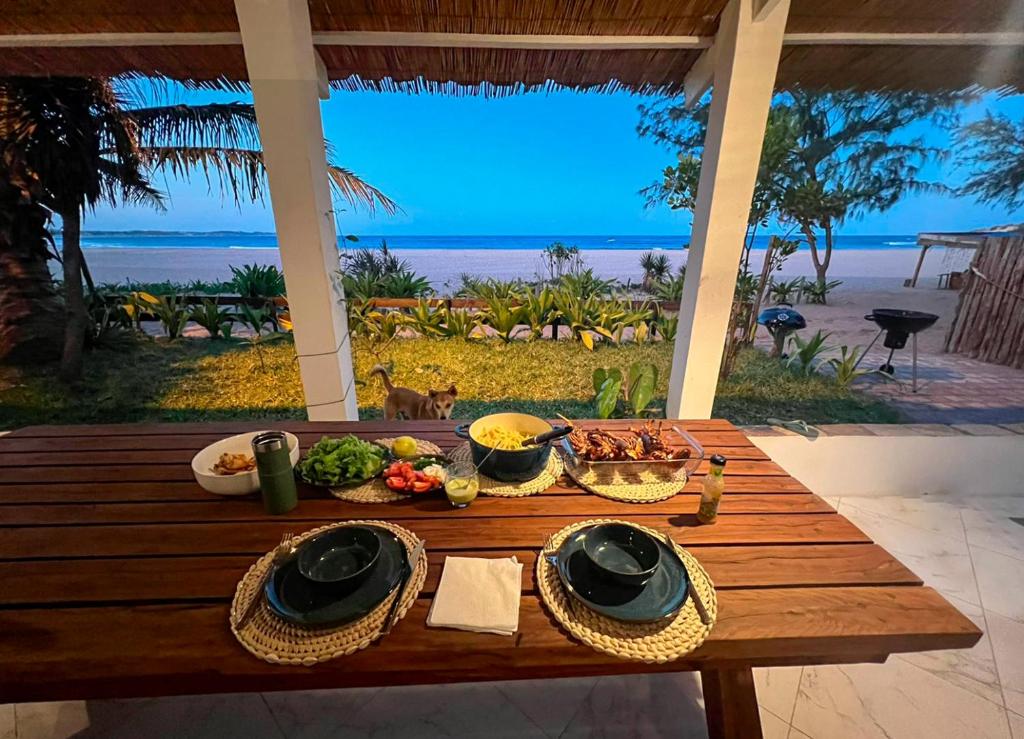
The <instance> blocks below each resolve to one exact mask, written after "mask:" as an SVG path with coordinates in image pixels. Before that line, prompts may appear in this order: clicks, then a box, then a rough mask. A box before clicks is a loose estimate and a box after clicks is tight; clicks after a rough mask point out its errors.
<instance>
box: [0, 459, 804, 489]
mask: <svg viewBox="0 0 1024 739" xmlns="http://www.w3.org/2000/svg"><path fill="white" fill-rule="evenodd" d="M708 464H709V463H708V461H707V460H702V462H701V464H700V466H699V467H698V468H697V473H696V474H704V473H706V472H707V469H708ZM729 475H730V477H733V478H735V477H747V476H750V475H757V476H765V475H778V476H786V472H785V470H783V469H782V468H781V467H779V465H777V464H775V462H772V461H770V460H742V459H739V460H730V462H729ZM192 479H194V478H193V475H192V467H191V466H190V465H188V464H186V463H173V464H161V463H147V464H138V465H133V464H123V463H122V464H98V465H92V466H83V465H77V466H73V467H51V466H46V465H43V466H34V467H0V484H3V485H31V484H34V483H40V482H47V483H51V482H187V481H189V480H192Z"/></svg>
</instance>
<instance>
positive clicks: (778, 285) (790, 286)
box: [768, 277, 804, 304]
mask: <svg viewBox="0 0 1024 739" xmlns="http://www.w3.org/2000/svg"><path fill="white" fill-rule="evenodd" d="M803 286H804V278H803V277H795V278H793V279H792V280H788V281H784V282H776V281H772V286H771V288H770V289H769V290H768V294H769V295H771V298H772V301H774V302H775V303H776V304H778V303H792V302H793V298H794V297H795V296H797V295H799V294H800V292H801V290H802V289H803Z"/></svg>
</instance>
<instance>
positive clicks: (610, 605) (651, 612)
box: [553, 529, 690, 623]
mask: <svg viewBox="0 0 1024 739" xmlns="http://www.w3.org/2000/svg"><path fill="white" fill-rule="evenodd" d="M588 530H589V529H583V530H581V531H577V532H575V533H574V534H570V535H569V536H568V537H567V538H566V539H565V541H564V542H562V546H561V547H560V548H559V550H558V553H557V554H556V555H553V556H554V557H555V561H554V564H555V568H556V569H557V571H558V576H559V578H560V579H561V581H562V584H563V585H564V586H565V589H566V590H567V591H569V594H570V595H572V596H573V597H574V598H576V599H577V600H578V601H580V602H581V603H583V605H585V606H587V608H590V609H592V610H594V611H596V612H598V613H600V614H602V615H604V616H608V617H609V618H614V619H617V620H619V621H631V622H633V623H649V622H651V621H660V620H661V619H663V618H667V617H669V616H673V615H675V614H676V613H678V612H679V610H680V609H681V608H682V607H683V605H684V604H685V603H686V596H687V594H688V593H689V585H690V578H689V575H688V574H687V572H686V565H684V564H683V561H682V560H681V559H680V558H679V555H678V554H676V553H675V551H674V550H672V549H669V547H668V545H667V544H665V543H664V542H663V541H661V540H658V546H660V547H661V564H660V565H659V566H658V570H657V572H655V573H654V577H652V578H651V579H650V580H648V581H647V584H645V585H643V586H640V587H630V586H627V585H620V584H618V583H615V582H611V581H609V580H607V579H606V578H604V577H602V576H601V575H600V574H598V572H597V571H595V569H594V567H593V565H591V564H590V560H589V559H587V555H586V554H585V553H584V551H583V539H584V537H585V536H586V535H587V531H588Z"/></svg>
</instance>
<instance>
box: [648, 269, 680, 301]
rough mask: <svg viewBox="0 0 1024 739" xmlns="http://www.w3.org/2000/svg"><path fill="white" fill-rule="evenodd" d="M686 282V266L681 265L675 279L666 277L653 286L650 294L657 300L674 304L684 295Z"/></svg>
mask: <svg viewBox="0 0 1024 739" xmlns="http://www.w3.org/2000/svg"><path fill="white" fill-rule="evenodd" d="M685 280H686V265H685V264H684V265H680V266H679V270H678V271H677V272H676V276H675V277H671V276H669V277H666V278H664V279H662V280H658V281H657V282H654V283H652V284H651V289H650V293H651V295H653V296H654V298H655V299H656V300H661V301H664V302H667V303H674V302H676V301H678V300H679V298H681V297H682V295H683V282H684V281H685Z"/></svg>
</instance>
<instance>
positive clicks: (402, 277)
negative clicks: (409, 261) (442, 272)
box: [378, 270, 433, 298]
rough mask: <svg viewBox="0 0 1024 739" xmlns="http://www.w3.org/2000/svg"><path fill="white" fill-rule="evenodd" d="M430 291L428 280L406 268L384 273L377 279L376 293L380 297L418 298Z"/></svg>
mask: <svg viewBox="0 0 1024 739" xmlns="http://www.w3.org/2000/svg"><path fill="white" fill-rule="evenodd" d="M431 292H433V291H432V289H431V287H430V280H428V279H427V278H426V277H423V276H421V275H417V274H416V273H415V272H410V271H407V270H402V271H401V272H395V273H394V274H390V275H385V276H384V277H382V278H381V279H380V280H379V281H378V295H379V296H380V297H382V298H419V297H422V296H424V295H429V294H430V293H431Z"/></svg>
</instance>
